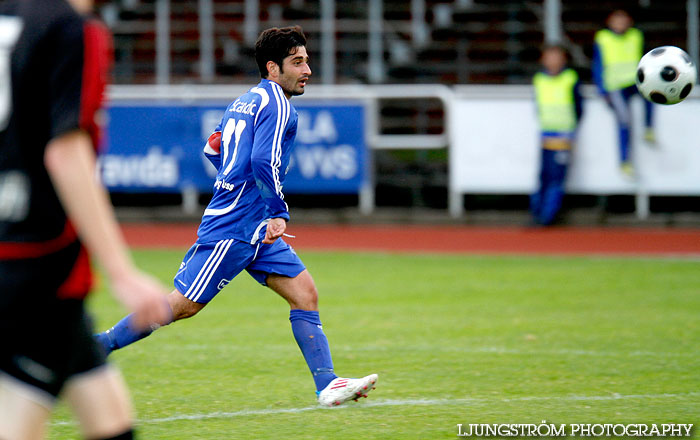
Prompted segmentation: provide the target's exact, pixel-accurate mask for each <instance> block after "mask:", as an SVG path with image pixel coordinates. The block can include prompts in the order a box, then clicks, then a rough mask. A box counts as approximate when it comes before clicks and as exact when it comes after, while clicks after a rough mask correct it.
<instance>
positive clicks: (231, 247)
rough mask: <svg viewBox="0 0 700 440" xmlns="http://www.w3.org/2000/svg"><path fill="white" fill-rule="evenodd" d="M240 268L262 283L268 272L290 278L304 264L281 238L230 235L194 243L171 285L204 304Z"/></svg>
mask: <svg viewBox="0 0 700 440" xmlns="http://www.w3.org/2000/svg"><path fill="white" fill-rule="evenodd" d="M243 269H245V270H247V271H248V273H249V274H250V275H251V276H252V277H253V278H255V280H256V281H257V282H259V283H260V284H262V285H263V286H265V285H266V280H267V276H268V275H270V274H277V275H283V276H287V277H290V278H293V277H295V276H297V275H299V274H300V273H301V272H302V271H303V270H304V269H306V267H305V266H304V263H302V262H301V259H299V257H298V256H297V254H296V252H294V249H292V247H291V246H290V245H288V244H287V243H285V242H284V240H282V239H281V238H278V239H277V240H275V242H274V243H272V244H263V243H258V244H256V245H251V244H250V243H247V242H244V241H239V240H234V239H228V240H221V241H213V242H209V243H196V244H195V245H194V246H192V247H191V248H190V250H189V251H187V254H185V257H184V258H183V260H182V264H180V269H179V270H178V271H177V274H176V275H175V280H174V283H175V288H176V289H177V290H178V292H180V293H182V294H183V295H184V296H185V298H187V299H189V300H191V301H194V302H197V303H200V304H206V303H208V302H209V301H211V300H212V298H214V297H215V296H216V294H217V293H219V291H220V290H221V289H223V288H224V286H226V285H227V284H228V283H229V282H231V280H232V279H234V278H235V277H236V275H238V274H239V273H240V272H241V271H242V270H243Z"/></svg>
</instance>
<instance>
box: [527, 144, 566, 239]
mask: <svg viewBox="0 0 700 440" xmlns="http://www.w3.org/2000/svg"><path fill="white" fill-rule="evenodd" d="M570 158H571V151H569V150H546V149H544V148H543V149H542V161H541V169H540V178H539V188H538V189H537V191H536V192H535V193H534V194H532V195H531V196H530V212H531V213H532V217H533V219H534V221H535V223H537V224H540V225H550V224H552V222H554V219H555V218H556V216H557V214H558V213H559V210H560V209H561V202H562V200H563V198H564V182H565V180H566V171H567V169H568V168H569V161H570Z"/></svg>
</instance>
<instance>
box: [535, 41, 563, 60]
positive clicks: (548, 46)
mask: <svg viewBox="0 0 700 440" xmlns="http://www.w3.org/2000/svg"><path fill="white" fill-rule="evenodd" d="M549 50H558V51H560V52H561V53H562V55H564V58H566V61H567V62H570V61H571V54H570V53H569V49H567V47H566V46H565V45H564V43H559V42H557V43H546V44H545V45H543V46H542V48H541V49H540V56H542V55H544V53H545V52H547V51H549Z"/></svg>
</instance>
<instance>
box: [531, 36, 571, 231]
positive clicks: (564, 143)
mask: <svg viewBox="0 0 700 440" xmlns="http://www.w3.org/2000/svg"><path fill="white" fill-rule="evenodd" d="M541 63H542V70H541V71H540V72H538V73H536V74H535V76H534V78H533V80H532V83H533V86H534V90H535V102H536V105H537V116H538V119H539V124H540V131H541V142H542V152H541V164H540V174H539V187H538V189H537V191H536V192H535V193H534V194H532V196H531V197H530V210H531V212H532V216H533V220H534V222H535V223H536V224H538V225H550V224H552V223H553V222H554V220H555V218H556V216H557V214H558V213H559V210H560V209H561V204H562V199H563V198H564V182H565V179H566V171H567V168H568V166H569V162H570V160H571V149H572V147H573V144H574V140H575V136H576V128H577V126H578V122H579V120H580V119H581V114H582V112H583V106H582V98H581V93H580V91H579V88H580V82H579V77H578V74H577V73H576V71H575V70H574V69H571V68H569V67H567V53H566V50H565V49H564V48H563V47H562V46H558V45H550V46H547V47H545V48H544V50H543V51H542V58H541Z"/></svg>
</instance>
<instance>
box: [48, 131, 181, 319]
mask: <svg viewBox="0 0 700 440" xmlns="http://www.w3.org/2000/svg"><path fill="white" fill-rule="evenodd" d="M44 163H45V166H46V170H47V171H48V173H49V176H50V177H51V181H52V182H53V186H54V189H55V191H56V194H57V195H58V197H59V199H60V200H61V204H62V205H63V209H64V210H65V211H66V215H67V216H68V218H69V219H70V221H71V223H72V224H73V225H74V226H75V228H76V230H77V231H78V235H79V236H80V238H81V241H82V242H83V244H85V246H86V247H87V249H88V251H89V252H90V253H91V254H93V255H94V256H95V257H96V258H97V260H98V261H99V262H100V263H101V265H102V266H103V268H104V269H105V271H106V272H107V275H108V276H109V278H110V281H111V285H112V288H113V291H114V295H115V297H116V298H117V299H119V300H120V301H121V302H122V303H123V304H124V305H125V306H126V307H127V308H128V309H129V310H130V311H132V312H134V313H135V323H136V325H138V326H140V327H142V328H145V327H146V326H148V325H150V324H152V323H161V322H164V321H166V320H167V319H168V317H169V313H170V311H169V310H168V305H167V302H166V299H165V296H164V295H165V294H166V293H167V291H166V290H165V288H163V287H162V286H161V285H160V284H159V283H157V282H156V281H155V280H154V279H152V278H151V277H149V276H147V275H145V274H143V273H141V272H140V271H138V270H137V269H136V268H135V267H134V265H133V263H132V261H131V258H130V257H129V253H128V251H127V248H126V244H125V243H124V240H123V237H122V235H121V231H120V230H119V226H118V225H117V221H116V218H115V216H114V211H113V209H112V206H111V204H110V202H109V199H108V197H107V193H106V191H105V189H104V187H102V185H100V184H99V183H98V182H97V181H96V179H95V152H94V149H93V146H92V142H91V140H90V137H89V136H88V134H87V133H85V132H84V131H82V130H72V131H68V132H66V133H64V134H61V135H60V136H58V137H55V138H54V139H53V140H52V141H51V142H49V144H48V145H47V147H46V151H45V153H44Z"/></svg>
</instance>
